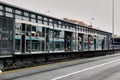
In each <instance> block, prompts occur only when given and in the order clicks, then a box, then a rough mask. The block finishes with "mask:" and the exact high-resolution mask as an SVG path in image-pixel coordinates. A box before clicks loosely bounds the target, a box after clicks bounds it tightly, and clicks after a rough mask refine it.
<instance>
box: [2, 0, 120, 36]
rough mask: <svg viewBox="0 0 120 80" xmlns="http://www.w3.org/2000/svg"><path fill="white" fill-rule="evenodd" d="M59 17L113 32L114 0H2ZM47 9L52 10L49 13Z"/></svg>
mask: <svg viewBox="0 0 120 80" xmlns="http://www.w3.org/2000/svg"><path fill="white" fill-rule="evenodd" d="M0 1H3V2H7V3H10V4H14V5H16V6H19V7H22V8H26V9H29V10H32V11H36V12H40V13H43V14H47V15H50V16H54V17H57V18H60V19H62V18H64V17H66V18H70V19H75V20H80V21H83V22H85V23H87V24H90V20H91V18H95V19H94V20H92V24H93V27H94V28H97V29H101V30H105V31H108V32H112V0H0ZM114 1H115V4H114V5H115V21H114V22H115V23H114V24H115V26H114V27H115V30H114V31H115V34H117V35H120V0H114ZM47 11H50V12H49V13H48V12H47Z"/></svg>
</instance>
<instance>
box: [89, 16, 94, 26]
mask: <svg viewBox="0 0 120 80" xmlns="http://www.w3.org/2000/svg"><path fill="white" fill-rule="evenodd" d="M94 19H95V18H91V19H90V26H91V27H92V20H94Z"/></svg>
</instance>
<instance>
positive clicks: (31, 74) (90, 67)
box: [0, 54, 120, 80]
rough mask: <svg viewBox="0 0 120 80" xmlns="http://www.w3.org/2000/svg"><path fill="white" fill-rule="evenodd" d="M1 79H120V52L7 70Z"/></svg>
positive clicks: (0, 76)
mask: <svg viewBox="0 0 120 80" xmlns="http://www.w3.org/2000/svg"><path fill="white" fill-rule="evenodd" d="M0 80H120V54H116V55H107V56H102V57H96V58H87V59H79V60H73V61H68V62H60V63H55V64H48V65H44V66H37V67H32V68H26V69H19V70H13V71H7V72H3V73H2V74H1V75H0Z"/></svg>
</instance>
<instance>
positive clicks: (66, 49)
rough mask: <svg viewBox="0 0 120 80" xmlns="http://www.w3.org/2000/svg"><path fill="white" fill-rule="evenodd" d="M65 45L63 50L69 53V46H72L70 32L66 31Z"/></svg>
mask: <svg viewBox="0 0 120 80" xmlns="http://www.w3.org/2000/svg"><path fill="white" fill-rule="evenodd" d="M64 39H65V40H64V41H65V45H64V48H65V51H69V50H72V49H71V46H72V32H68V31H65V38H64Z"/></svg>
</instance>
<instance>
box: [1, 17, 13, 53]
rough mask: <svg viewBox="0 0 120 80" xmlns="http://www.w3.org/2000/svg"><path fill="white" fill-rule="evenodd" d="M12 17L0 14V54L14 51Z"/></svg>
mask: <svg viewBox="0 0 120 80" xmlns="http://www.w3.org/2000/svg"><path fill="white" fill-rule="evenodd" d="M13 35H14V19H12V18H5V17H1V16H0V55H11V54H13V53H14V36H13Z"/></svg>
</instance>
